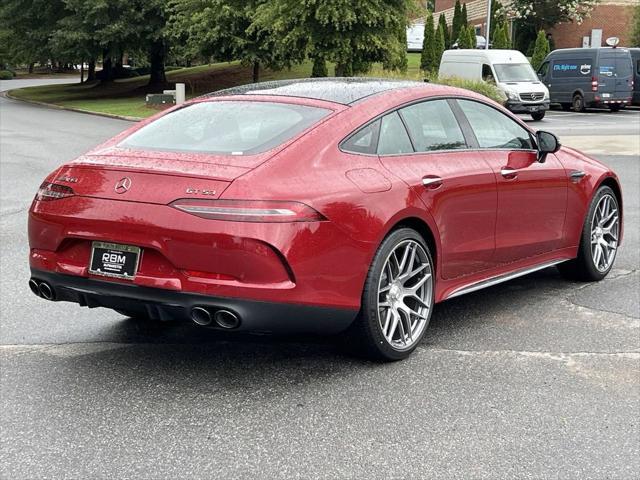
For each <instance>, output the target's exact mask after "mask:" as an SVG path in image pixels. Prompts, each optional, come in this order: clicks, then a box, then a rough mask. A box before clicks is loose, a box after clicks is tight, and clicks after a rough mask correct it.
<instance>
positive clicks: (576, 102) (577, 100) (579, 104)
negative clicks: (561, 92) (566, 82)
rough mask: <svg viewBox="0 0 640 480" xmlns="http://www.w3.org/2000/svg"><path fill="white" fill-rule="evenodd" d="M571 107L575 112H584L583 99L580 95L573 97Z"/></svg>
mask: <svg viewBox="0 0 640 480" xmlns="http://www.w3.org/2000/svg"><path fill="white" fill-rule="evenodd" d="M571 107H572V108H573V110H574V111H575V112H584V97H583V96H582V94H580V93H576V94H575V95H574V96H573V101H572V102H571Z"/></svg>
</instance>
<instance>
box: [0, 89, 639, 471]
mask: <svg viewBox="0 0 640 480" xmlns="http://www.w3.org/2000/svg"><path fill="white" fill-rule="evenodd" d="M7 83H8V82H2V83H0V90H3V89H5V88H6V86H7ZM10 85H15V84H10ZM129 125H130V123H128V122H125V121H120V120H113V119H107V118H102V117H97V116H90V115H84V114H78V113H73V112H66V111H59V110H52V109H47V108H43V107H39V106H34V105H28V104H24V103H20V102H16V101H12V100H9V99H6V98H0V135H1V147H0V274H1V275H0V380H1V383H0V387H1V391H0V393H1V398H0V401H1V405H0V428H1V431H0V477H1V478H3V479H4V478H6V479H23V478H36V477H37V478H149V479H157V478H211V477H220V478H305V479H307V478H366V479H370V478H389V477H402V478H473V479H475V478H486V479H498V478H559V479H563V480H564V479H573V478H575V479H591V478H592V479H605V478H607V479H631V478H638V476H639V475H640V413H639V412H640V298H639V292H640V238H639V237H640V228H639V226H640V157H639V156H638V155H621V154H620V152H627V151H628V150H627V148H626V146H625V145H626V143H625V142H634V141H635V140H634V139H635V138H636V137H637V136H638V135H640V110H633V111H632V110H629V111H623V112H620V113H619V114H610V113H608V112H599V111H592V112H589V113H586V114H574V113H571V112H569V113H567V112H560V111H554V112H550V114H549V115H548V116H547V117H546V118H545V119H544V120H543V121H542V122H536V128H540V129H545V130H550V131H553V132H555V133H557V134H558V135H560V140H561V141H562V140H563V137H566V138H571V139H573V138H577V137H584V141H585V142H587V141H588V139H589V138H591V137H594V136H604V137H605V138H613V139H615V140H611V141H610V142H609V143H610V145H609V147H608V150H607V151H606V152H605V153H606V154H602V153H597V154H596V156H597V157H598V158H599V159H600V160H602V161H603V162H605V163H607V164H609V165H611V166H612V167H613V168H614V169H615V170H616V171H617V172H618V174H619V176H620V178H621V180H622V184H623V191H624V200H625V241H624V245H623V246H622V247H621V248H620V251H619V255H618V258H617V260H616V265H615V269H614V270H613V272H612V274H611V275H610V276H609V277H608V278H607V279H606V280H604V281H602V282H600V283H597V284H580V283H572V282H567V281H565V280H563V279H562V278H561V277H560V276H559V274H558V272H557V271H556V270H555V269H554V268H550V269H547V270H544V271H541V272H538V273H536V274H533V275H530V276H528V277H524V278H520V279H518V280H515V281H512V282H509V283H506V284H502V285H499V286H496V287H492V288H490V289H487V290H483V291H479V292H476V293H472V294H469V295H466V296H463V297H459V298H456V299H454V300H450V301H447V302H445V303H443V304H440V305H439V306H438V307H437V308H436V310H435V312H434V316H433V319H432V323H431V325H430V327H429V331H428V333H427V337H426V339H425V341H424V343H423V344H422V345H421V346H420V347H419V349H418V350H417V351H416V352H415V354H414V355H413V356H412V357H411V358H410V359H409V360H407V361H404V362H400V363H395V364H386V365H380V364H374V363H368V362H363V361H360V360H357V359H354V358H352V357H350V356H348V355H346V354H344V353H343V351H342V350H341V348H340V347H339V345H338V343H337V342H336V341H335V340H334V339H330V338H329V339H327V338H272V337H256V336H244V337H234V336H222V335H220V334H216V333H213V332H210V331H207V330H203V329H199V328H196V327H195V326H191V325H164V324H153V323H145V322H137V321H135V320H132V319H127V318H125V317H122V316H120V315H118V314H117V313H115V312H111V311H107V310H102V309H95V310H88V309H82V308H79V307H76V306H74V305H71V304H62V303H56V304H52V303H48V302H46V301H44V300H41V299H39V298H36V297H35V296H34V295H33V294H31V292H30V291H29V288H28V286H27V280H28V278H29V272H28V264H27V251H28V250H27V249H28V247H27V238H26V211H27V209H28V207H29V204H30V202H31V199H32V198H33V194H34V192H35V191H36V189H37V187H38V185H39V184H40V182H41V181H42V179H43V178H44V177H45V175H46V174H48V173H49V172H50V171H51V170H53V169H54V168H55V167H56V166H57V165H59V164H61V163H63V162H65V161H68V160H71V159H72V158H74V157H75V156H77V155H78V154H80V153H82V152H83V151H85V150H87V149H89V148H90V147H92V146H94V145H95V144H97V143H99V142H101V141H102V140H105V139H106V138H108V137H110V136H112V135H114V134H115V133H117V132H119V131H121V130H123V129H125V128H127V127H128V126H129ZM619 138H621V139H622V140H620V139H619ZM598 148H600V147H598ZM600 151H601V150H598V152H600Z"/></svg>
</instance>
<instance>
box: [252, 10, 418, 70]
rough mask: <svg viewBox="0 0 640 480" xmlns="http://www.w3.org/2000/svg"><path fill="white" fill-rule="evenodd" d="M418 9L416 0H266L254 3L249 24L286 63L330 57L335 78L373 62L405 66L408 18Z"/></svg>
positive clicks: (367, 67) (389, 65)
mask: <svg viewBox="0 0 640 480" xmlns="http://www.w3.org/2000/svg"><path fill="white" fill-rule="evenodd" d="M419 11H420V9H419V8H418V6H417V2H416V1H415V0H386V1H385V0H353V1H345V0H270V1H265V2H263V3H261V5H259V7H258V8H257V11H256V15H255V17H254V24H255V25H256V26H257V27H258V28H261V29H264V30H265V31H267V32H269V37H270V38H271V39H272V40H273V43H274V51H275V52H279V55H281V56H282V57H285V58H287V60H288V61H289V62H293V63H296V62H299V61H302V60H303V59H304V58H305V57H308V58H310V59H312V60H313V61H314V64H315V63H316V62H318V63H321V62H322V61H330V62H333V63H335V64H336V75H337V76H352V75H356V74H360V73H364V72H367V71H368V70H369V69H370V68H371V65H372V64H373V63H374V62H381V63H382V64H383V67H384V68H385V69H389V70H394V69H399V70H402V69H404V68H406V65H407V58H406V27H407V24H408V18H410V17H411V18H415V12H419ZM317 59H320V60H317Z"/></svg>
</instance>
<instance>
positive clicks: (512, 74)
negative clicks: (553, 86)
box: [493, 63, 538, 82]
mask: <svg viewBox="0 0 640 480" xmlns="http://www.w3.org/2000/svg"><path fill="white" fill-rule="evenodd" d="M493 68H494V69H495V71H496V75H497V76H498V81H500V82H537V81H538V77H537V76H536V72H534V71H533V68H532V67H531V65H530V64H528V63H496V64H494V65H493Z"/></svg>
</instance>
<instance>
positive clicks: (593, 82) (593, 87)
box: [591, 77, 598, 92]
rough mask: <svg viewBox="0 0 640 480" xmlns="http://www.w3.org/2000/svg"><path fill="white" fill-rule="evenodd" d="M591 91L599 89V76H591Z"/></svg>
mask: <svg viewBox="0 0 640 480" xmlns="http://www.w3.org/2000/svg"><path fill="white" fill-rule="evenodd" d="M591 91H592V92H597V91H598V77H591Z"/></svg>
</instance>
